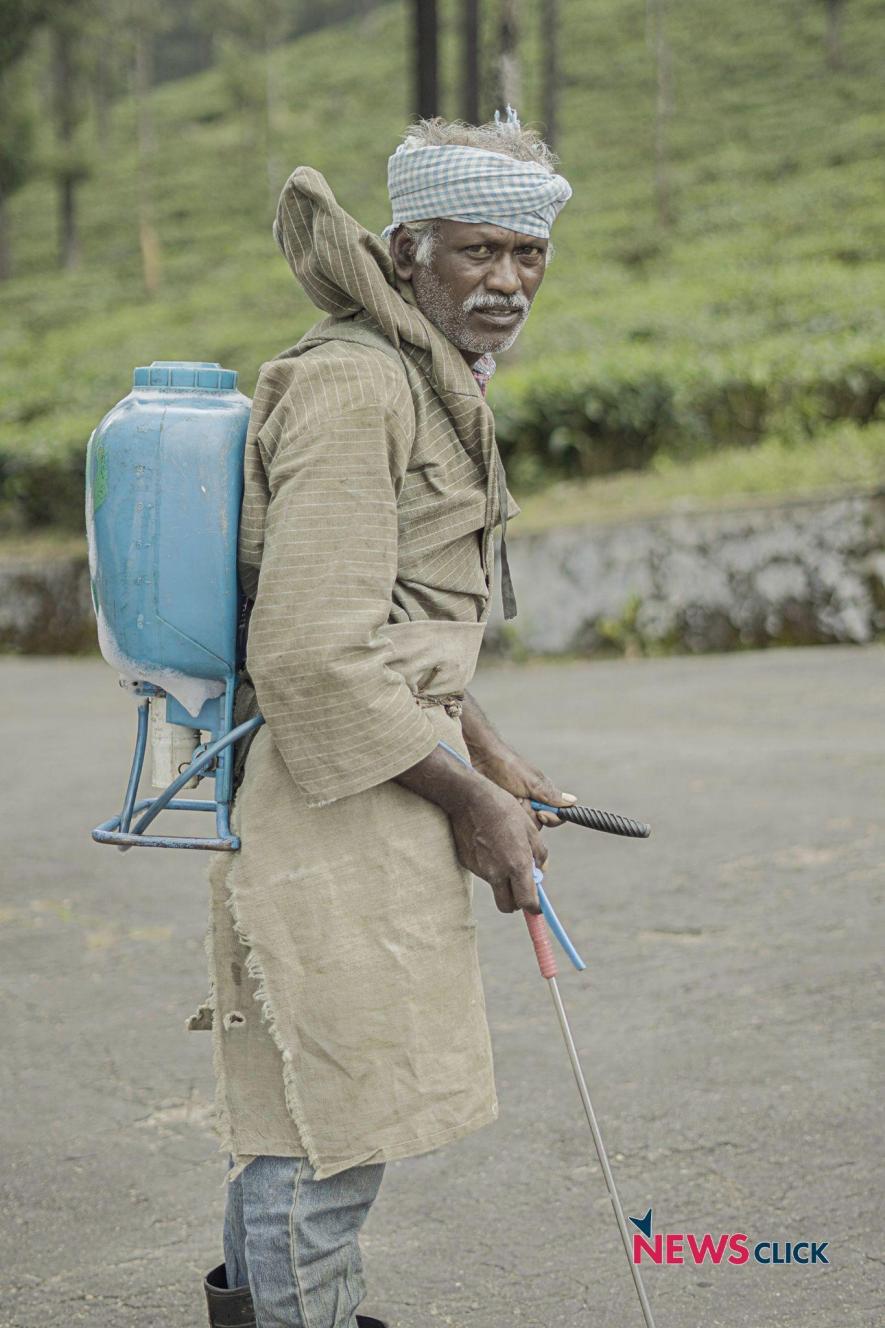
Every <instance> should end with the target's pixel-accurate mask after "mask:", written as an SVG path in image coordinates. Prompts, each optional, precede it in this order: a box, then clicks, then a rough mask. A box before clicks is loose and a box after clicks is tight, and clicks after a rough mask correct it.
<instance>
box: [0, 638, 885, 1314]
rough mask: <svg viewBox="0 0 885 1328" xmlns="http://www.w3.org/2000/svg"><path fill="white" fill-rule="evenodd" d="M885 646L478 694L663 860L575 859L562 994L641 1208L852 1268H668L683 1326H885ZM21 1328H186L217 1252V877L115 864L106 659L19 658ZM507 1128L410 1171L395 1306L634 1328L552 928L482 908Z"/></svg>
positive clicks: (139, 856) (15, 975)
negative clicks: (571, 952) (883, 918)
mask: <svg viewBox="0 0 885 1328" xmlns="http://www.w3.org/2000/svg"><path fill="white" fill-rule="evenodd" d="M883 677H885V650H883V648H881V647H871V648H867V649H852V648H846V649H841V648H819V649H813V650H805V651H787V650H782V651H771V652H768V653H760V654H741V655H733V656H724V657H716V658H703V659H667V660H654V661H635V662H624V663H620V662H612V663H593V664H580V663H568V664H565V663H563V664H545V665H537V666H530V667H525V668H515V667H511V668H507V667H495V668H489V669H486V670H485V671H483V672H482V673H481V674H480V675H479V676H478V678H477V680H476V686H475V692H476V694H477V696H478V697H479V699H480V701H481V702H482V703H483V704H484V705H485V707H486V709H487V710H488V711H489V712H490V714H491V715H492V717H493V718H494V719H495V721H496V722H497V724H498V726H499V728H500V729H501V730H502V731H503V732H504V733H505V735H506V736H508V737H509V738H510V740H511V741H512V742H513V743H514V745H515V746H518V747H520V748H521V749H522V750H524V751H525V752H526V753H527V754H530V755H532V756H533V757H534V758H535V759H536V760H537V761H538V762H539V763H540V764H542V765H544V766H545V767H546V768H547V769H548V770H549V772H550V773H551V775H553V776H554V777H556V778H557V779H559V780H560V781H561V783H562V784H563V785H564V787H566V788H570V789H572V790H574V791H575V792H577V793H578V794H579V795H580V796H581V797H582V799H583V800H585V801H587V802H590V803H591V804H593V805H596V806H600V807H608V808H611V809H613V810H617V811H622V812H625V813H627V814H629V815H633V816H637V817H643V818H646V819H648V820H649V821H651V822H652V824H653V826H654V836H653V838H652V839H651V840H649V841H647V842H645V843H634V842H624V841H620V840H614V839H609V838H608V837H604V836H601V835H597V834H593V833H592V832H587V831H583V830H578V829H574V828H564V829H561V830H558V831H556V832H554V834H553V836H552V837H551V844H552V851H551V862H550V870H549V875H548V884H549V890H550V894H551V897H552V898H553V900H554V902H555V904H556V906H557V908H558V910H559V912H560V915H561V916H562V918H563V919H564V920H565V921H566V922H567V924H568V925H569V926H570V929H571V931H572V933H573V935H574V937H575V939H576V941H577V943H578V945H579V947H580V948H581V950H582V951H583V952H584V955H585V958H586V959H587V960H588V965H589V966H588V969H587V971H586V973H585V974H583V975H580V976H579V975H578V974H576V973H573V972H567V973H564V974H563V977H562V980H561V987H562V992H563V997H564V1000H565V1003H566V1006H567V1008H568V1010H569V1012H570V1015H571V1018H572V1021H573V1025H574V1029H575V1035H576V1039H577V1043H578V1046H579V1049H580V1051H581V1054H582V1057H583V1059H584V1064H585V1068H586V1072H587V1075H588V1079H589V1082H590V1089H591V1094H592V1096H593V1099H594V1105H595V1107H596V1111H597V1114H598V1116H599V1119H600V1123H601V1126H602V1130H603V1134H604V1136H605V1138H606V1142H607V1144H608V1148H609V1152H610V1155H611V1158H612V1162H613V1166H614V1170H615V1175H616V1177H617V1181H618V1185H619V1188H620V1190H621V1193H622V1196H623V1199H624V1202H625V1206H626V1208H627V1211H628V1213H630V1214H637V1215H641V1214H644V1213H645V1211H646V1209H647V1208H648V1207H649V1206H653V1210H654V1225H655V1229H656V1230H660V1231H663V1232H670V1233H679V1232H694V1233H696V1234H698V1235H700V1234H702V1233H703V1232H706V1231H710V1232H712V1233H713V1234H714V1235H718V1234H719V1233H720V1232H727V1233H733V1232H742V1233H746V1234H747V1235H748V1236H749V1238H750V1242H751V1244H752V1243H755V1242H757V1241H774V1240H777V1241H780V1242H781V1243H782V1247H783V1242H786V1241H792V1242H796V1241H799V1240H814V1241H818V1242H822V1241H827V1242H828V1246H827V1249H826V1254H827V1256H828V1258H829V1263H828V1264H827V1265H826V1266H823V1265H820V1266H805V1267H803V1266H798V1265H795V1264H793V1265H789V1266H779V1267H772V1266H760V1265H759V1264H757V1263H755V1262H754V1261H752V1260H751V1261H750V1263H748V1264H746V1265H744V1266H729V1265H721V1266H718V1267H717V1266H711V1264H710V1263H709V1262H707V1263H705V1264H703V1265H702V1266H700V1267H696V1266H694V1265H693V1264H691V1263H688V1264H684V1265H682V1266H670V1267H660V1268H656V1267H652V1268H650V1269H649V1270H648V1271H647V1273H646V1281H647V1286H648V1290H649V1294H650V1298H651V1300H652V1304H653V1306H654V1309H655V1312H656V1319H657V1325H658V1328H714V1326H717V1325H727V1328H774V1326H775V1325H790V1328H849V1326H850V1325H874V1324H881V1323H882V1322H883V1321H885V1313H883V1291H882V1274H883V1253H882V1222H881V1217H882V1203H881V1196H882V1193H883V1186H882V1175H881V1169H879V1171H878V1175H877V1167H880V1159H881V1151H882V1150H881V1144H882V1101H883V1093H882V1084H881V1079H879V1081H878V1082H877V1081H876V1075H875V1068H874V1060H873V1046H874V1036H875V1030H876V1027H877V1024H878V1023H880V1022H881V1009H882V1003H881V998H880V986H881V969H880V967H879V960H880V955H881V948H882V931H881V924H880V923H877V916H876V911H875V901H876V898H877V896H878V895H879V894H880V892H881V886H882V877H883V858H885V826H883V810H885V751H883V731H885V683H883ZM0 680H2V693H0V696H2V701H0V706H2V716H3V719H2V733H3V761H2V764H3V781H2V782H3V802H2V810H3V815H2V837H3V842H2V856H0V875H2V878H3V893H2V901H0V902H2V907H0V921H2V929H0V935H2V940H3V954H2V989H3V1017H2V1030H0V1036H2V1045H3V1055H2V1058H0V1092H2V1102H3V1144H2V1167H0V1175H2V1194H0V1203H2V1207H0V1233H2V1234H0V1239H2V1244H0V1282H2V1290H0V1324H2V1325H3V1326H4V1328H71V1325H73V1324H80V1323H82V1324H88V1325H90V1328H128V1326H129V1325H145V1326H147V1328H190V1326H191V1325H198V1324H203V1323H204V1322H205V1319H204V1313H205V1312H204V1308H203V1304H202V1290H201V1276H202V1274H203V1272H204V1271H205V1270H206V1269H208V1268H209V1267H210V1266H211V1265H213V1264H214V1263H216V1262H217V1261H218V1260H219V1258H220V1234H221V1217H222V1206H223V1201H224V1190H223V1178H224V1158H223V1156H222V1155H221V1154H220V1153H219V1152H218V1151H217V1140H216V1138H215V1136H214V1135H213V1133H212V1125H211V1105H210V1104H211V1099H212V1077H211V1066H210V1038H209V1036H208V1035H207V1034H201V1033H186V1032H184V1029H183V1023H184V1019H185V1018H186V1016H187V1015H188V1014H190V1012H191V1011H192V1010H193V1009H194V1008H195V1007H196V1005H197V1003H198V1002H199V1001H200V1000H201V999H202V997H203V996H204V994H205V958H204V954H203V949H202V938H203V933H204V927H205V901H206V888H205V884H204V880H203V872H204V869H205V861H204V858H203V855H202V854H188V853H183V852H174V851H169V852H160V851H153V852H147V851H144V850H137V851H134V852H131V853H128V854H125V855H123V854H120V853H118V852H116V851H115V850H113V849H108V848H101V847H98V846H97V845H94V844H93V843H92V842H91V840H90V838H89V829H90V827H91V826H93V825H94V824H96V823H97V822H99V821H100V820H103V819H104V818H106V817H107V816H110V815H111V814H112V813H113V811H114V810H115V809H116V808H117V807H118V806H119V802H120V798H121V795H122V790H123V785H124V782H125V776H126V771H127V769H128V763H129V759H130V753H131V744H132V737H133V729H134V722H133V721H134V713H133V705H132V702H131V700H129V699H128V698H127V697H125V696H124V695H123V694H122V693H121V692H120V691H119V689H118V688H117V686H116V681H115V677H114V674H113V672H112V671H111V670H110V669H109V668H108V667H107V666H106V665H104V664H103V663H102V662H100V661H98V660H70V661H69V660H36V659H35V660H23V659H11V658H7V659H4V660H2V661H0ZM477 895H478V910H479V915H480V928H481V938H482V939H481V943H482V953H483V969H484V974H485V981H486V986H487V994H488V1002H489V1013H490V1021H491V1026H492V1032H493V1038H494V1046H495V1055H496V1066H497V1076H498V1088H499V1095H500V1100H501V1119H500V1120H499V1122H498V1123H497V1124H496V1125H494V1126H491V1127H488V1128H486V1129H484V1130H481V1131H479V1132H478V1133H476V1134H474V1135H472V1136H470V1137H469V1138H468V1139H467V1140H464V1141H462V1142H461V1143H459V1144H458V1145H456V1146H454V1147H451V1148H449V1149H447V1150H443V1151H441V1152H439V1153H436V1154H431V1155H429V1156H427V1157H423V1158H418V1159H411V1160H408V1161H405V1162H401V1163H398V1164H395V1165H392V1166H390V1167H389V1168H388V1172H387V1176H386V1178H385V1182H384V1185H383V1187H382V1191H381V1196H380V1198H379V1200H378V1202H377V1204H376V1206H375V1209H374V1210H373V1213H372V1215H371V1217H370V1219H369V1223H368V1224H367V1227H366V1235H365V1241H364V1248H365V1254H366V1262H367V1270H368V1275H369V1278H370V1288H371V1294H370V1299H369V1301H368V1302H367V1304H366V1310H367V1312H371V1313H375V1314H378V1315H379V1316H381V1317H384V1318H386V1319H388V1320H389V1322H390V1324H391V1325H392V1326H393V1325H397V1328H428V1325H436V1324H439V1325H458V1328H591V1326H592V1328H597V1326H598V1328H633V1326H634V1325H637V1326H638V1325H641V1322H642V1321H641V1317H640V1314H639V1308H638V1303H637V1302H636V1300H635V1297H634V1292H633V1287H632V1283H631V1281H630V1276H629V1271H628V1268H627V1265H626V1261H625V1258H624V1254H623V1251H622V1249H621V1246H620V1243H619V1237H618V1233H617V1229H616V1227H615V1223H614V1219H613V1215H612V1213H611V1210H610V1207H609V1204H608V1200H607V1197H606V1194H605V1189H604V1185H603V1182H602V1177H601V1174H600V1172H599V1168H598V1166H597V1164H596V1162H595V1159H594V1156H593V1154H592V1149H591V1143H590V1136H589V1131H588V1130H587V1126H586V1122H585V1120H584V1118H583V1115H582V1112H581V1109H580V1104H579V1101H578V1098H577V1094H576V1091H575V1086H574V1082H573V1080H572V1078H571V1075H570V1071H569V1067H568V1063H567V1060H566V1055H565V1050H564V1048H563V1046H562V1044H561V1041H560V1039H559V1033H558V1029H557V1026H556V1024H555V1021H554V1014H553V1010H552V1007H551V1005H550V1001H549V998H548V995H547V992H546V991H545V989H544V984H543V982H542V980H541V979H540V977H539V976H538V975H537V971H536V969H535V967H534V960H533V957H532V953H531V948H530V946H529V943H528V938H527V936H526V934H525V928H524V927H523V925H522V922H521V921H520V920H519V919H518V918H511V917H503V916H501V915H499V914H497V913H496V912H495V910H494V908H493V906H492V904H491V902H490V899H489V897H488V894H487V892H486V890H485V889H484V888H483V887H481V886H479V887H478V890H477Z"/></svg>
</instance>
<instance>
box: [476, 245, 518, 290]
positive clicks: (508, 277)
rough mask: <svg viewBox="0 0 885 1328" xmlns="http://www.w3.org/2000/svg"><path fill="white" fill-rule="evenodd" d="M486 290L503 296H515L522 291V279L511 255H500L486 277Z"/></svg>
mask: <svg viewBox="0 0 885 1328" xmlns="http://www.w3.org/2000/svg"><path fill="white" fill-rule="evenodd" d="M485 284H486V288H487V289H488V290H490V291H499V292H500V294H502V295H515V294H516V293H517V291H519V290H521V289H522V278H521V277H520V275H519V270H518V268H517V265H516V263H515V262H514V261H513V257H512V255H511V254H506V253H499V254H498V257H497V259H496V260H495V262H494V263H493V264H492V267H491V269H490V271H489V273H488V275H487V277H486V283H485Z"/></svg>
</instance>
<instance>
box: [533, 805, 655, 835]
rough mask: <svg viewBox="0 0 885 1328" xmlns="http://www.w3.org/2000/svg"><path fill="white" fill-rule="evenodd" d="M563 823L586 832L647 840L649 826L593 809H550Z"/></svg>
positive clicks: (649, 832) (627, 817) (612, 813)
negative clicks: (581, 828)
mask: <svg viewBox="0 0 885 1328" xmlns="http://www.w3.org/2000/svg"><path fill="white" fill-rule="evenodd" d="M550 811H553V812H556V815H557V816H559V817H561V819H562V820H563V821H571V823H572V825H583V826H585V827H586V828H587V829H588V830H603V831H605V833H606V834H607V835H624V836H626V838H627V839H648V837H649V835H650V834H651V826H650V825H646V824H645V822H644V821H631V820H630V817H629V816H619V815H618V814H617V812H599V811H597V810H596V809H595V808H594V807H551V808H550Z"/></svg>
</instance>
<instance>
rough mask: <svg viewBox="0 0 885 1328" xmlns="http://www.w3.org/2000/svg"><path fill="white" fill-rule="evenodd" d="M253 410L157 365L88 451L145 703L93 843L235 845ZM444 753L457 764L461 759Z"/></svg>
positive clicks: (105, 548)
mask: <svg viewBox="0 0 885 1328" xmlns="http://www.w3.org/2000/svg"><path fill="white" fill-rule="evenodd" d="M250 407H251V402H250V401H249V399H248V397H245V396H243V395H242V393H240V392H238V391H237V374H236V373H235V372H234V371H233V370H231V369H222V368H221V366H220V365H218V364H208V363H203V362H199V363H194V362H189V361H179V360H169V361H165V360H158V361H155V362H154V363H153V364H151V365H150V366H149V367H144V368H139V369H136V370H135V372H134V375H133V382H132V391H131V392H130V393H129V395H128V396H126V397H124V398H123V400H122V401H120V402H119V403H118V404H117V405H116V406H114V407H113V409H112V410H110V411H109V412H108V414H107V415H106V416H105V417H104V419H103V420H102V421H101V423H100V424H99V426H98V428H97V429H96V430H95V431H94V433H93V435H92V437H91V438H90V439H89V444H88V447H87V454H86V528H87V535H88V540H89V570H90V579H91V586H92V602H93V607H94V609H95V616H96V620H97V624H98V640H99V645H100V647H101V652H102V654H103V655H104V657H105V659H106V660H107V662H108V663H109V664H110V665H111V666H112V667H113V668H114V669H116V670H117V672H118V673H119V675H120V683H121V685H122V686H123V687H125V688H126V689H127V690H128V691H130V692H131V693H132V694H133V695H134V696H135V697H137V698H138V724H137V731H136V742H135V754H134V756H133V759H132V767H131V769H130V772H129V780H128V783H127V786H126V792H125V795H124V799H123V807H122V810H121V811H120V812H119V813H117V814H116V815H115V816H112V817H110V818H109V819H108V820H106V821H103V822H102V824H101V825H98V826H96V828H95V829H94V830H93V831H92V837H93V839H95V840H97V841H98V843H100V844H116V845H117V846H118V847H119V848H121V849H127V848H131V847H134V846H136V845H140V846H144V847H150V848H196V849H216V850H227V851H232V850H236V849H238V848H239V846H240V842H239V839H238V838H237V836H236V835H234V834H233V833H232V832H231V828H230V808H231V800H232V797H233V765H234V751H233V747H234V744H235V743H236V742H237V741H238V740H239V739H240V738H242V737H245V736H246V735H247V734H248V733H250V732H251V731H252V730H253V729H256V728H257V727H258V726H259V725H260V724H262V723H263V722H264V720H263V718H262V716H261V715H256V716H254V717H253V718H251V719H249V720H246V721H245V722H244V723H242V724H239V725H237V726H235V725H234V722H233V718H234V699H235V693H236V687H237V681H238V673H239V671H240V669H241V668H242V667H243V665H244V663H245V656H246V635H247V629H248V609H249V603H248V601H247V600H246V599H245V597H244V596H243V594H242V592H241V588H240V585H239V580H238V575H237V537H238V533H239V519H240V505H241V501H242V494H243V454H244V450H245V443H246V429H247V425H248V421H249V411H250ZM203 735H206V736H205V738H204V736H203ZM148 745H150V748H151V757H152V775H151V778H152V782H153V785H154V787H155V788H156V789H159V790H160V791H159V792H158V793H156V794H155V795H154V796H153V797H148V798H142V799H140V800H139V799H138V787H139V782H140V780H141V776H142V772H143V768H144V762H145V756H146V754H147V749H148ZM442 745H443V746H444V747H446V749H447V751H449V752H450V753H451V755H452V756H453V757H454V758H455V759H456V760H459V761H463V758H462V757H461V756H460V755H459V754H458V753H457V752H456V751H454V749H453V748H451V747H448V745H447V744H445V743H443V744H442ZM465 764H466V763H465ZM206 778H213V779H214V796H213V797H212V798H200V799H194V798H180V797H178V794H179V793H181V791H182V790H183V789H185V788H192V787H194V786H196V785H197V784H198V783H199V782H200V780H201V779H206ZM532 806H533V807H534V808H535V809H536V810H538V811H550V812H555V814H556V815H557V816H558V817H560V819H562V820H564V821H569V822H571V823H572V824H575V825H581V826H585V827H586V828H588V829H592V830H602V831H605V832H607V833H609V834H615V835H622V836H625V837H628V838H632V839H644V838H646V837H647V836H648V834H649V833H650V831H649V827H648V826H647V825H645V824H643V823H642V822H638V821H633V820H630V819H629V818H628V817H625V816H619V815H617V814H615V813H613V812H604V811H597V810H595V809H594V808H592V807H582V806H569V807H551V806H548V805H546V804H544V803H540V802H533V803H532ZM162 811H188V812H191V811H202V812H214V814H215V832H216V833H215V835H214V837H210V836H206V837H198V836H193V835H191V836H184V835H179V836H172V835H160V834H147V833H146V831H147V830H148V827H149V826H150V825H151V824H152V823H153V821H154V820H155V818H156V817H157V816H158V815H159V814H160V812H162ZM133 818H137V819H135V820H134V823H133ZM535 880H536V883H537V887H538V898H539V902H540V904H541V910H542V913H541V915H538V916H532V915H530V914H529V913H526V914H525V918H526V922H527V923H528V928H529V932H530V935H531V939H532V943H533V945H534V948H535V954H536V957H537V960H538V966H539V968H540V971H541V975H542V977H544V978H545V979H546V980H547V982H548V984H549V989H550V992H551V996H552V999H553V1003H554V1007H555V1009H556V1014H557V1018H558V1020H559V1023H560V1026H561V1029H562V1033H563V1037H564V1039H565V1043H566V1048H567V1050H568V1053H569V1059H570V1062H571V1065H572V1070H573V1072H574V1075H575V1079H576V1081H577V1085H578V1091H579V1093H580V1096H581V1101H582V1104H583V1107H584V1111H585V1113H586V1116H587V1121H588V1124H589V1126H590V1130H591V1133H592V1136H593V1143H594V1146H595V1149H596V1153H597V1156H598V1159H599V1163H600V1166H601V1167H602V1172H603V1176H604V1178H605V1183H606V1188H607V1190H608V1195H609V1199H610V1201H611V1204H612V1208H613V1210H614V1214H615V1217H616V1219H617V1223H618V1230H619V1232H620V1235H621V1239H622V1241H623V1244H624V1249H625V1252H626V1254H627V1260H628V1263H629V1265H630V1271H631V1274H632V1277H633V1282H634V1284H635V1288H636V1291H637V1294H638V1296H639V1302H640V1307H641V1309H642V1313H643V1317H644V1319H645V1323H646V1325H647V1328H654V1322H653V1319H652V1313H651V1308H650V1306H649V1303H648V1299H647V1297H646V1294H645V1290H644V1287H643V1285H642V1279H641V1277H640V1274H639V1269H638V1268H637V1266H636V1264H635V1262H634V1260H633V1255H632V1249H631V1242H630V1236H629V1233H628V1229H627V1219H626V1218H625V1217H624V1211H623V1208H622V1206H621V1201H620V1198H619V1197H618V1192H617V1189H616V1187H615V1182H614V1178H613V1176H612V1172H611V1167H610V1165H609V1162H608V1158H607V1156H606V1152H605V1147H604V1145H603V1142H602V1137H601V1135H600V1132H599V1127H598V1124H597V1121H596V1117H595V1115H594V1112H593V1108H592V1105H591V1103H590V1096H589V1093H588V1091H587V1084H586V1081H585V1079H584V1075H583V1071H582V1069H581V1066H580V1063H579V1061H578V1055H577V1051H576V1049H575V1043H574V1039H573V1037H572V1033H571V1029H570V1028H569V1023H568V1019H567V1016H566V1013H565V1009H564V1007H563V1004H562V1000H561V998H560V995H559V989H558V986H557V982H556V976H557V968H556V960H555V957H554V954H553V950H552V947H551V945H550V939H549V935H548V932H547V927H546V926H545V920H546V923H547V925H549V927H550V930H551V931H552V932H553V934H554V936H555V937H556V938H557V940H558V941H559V942H560V944H561V945H562V947H563V949H564V951H565V953H566V955H567V956H568V958H569V960H570V961H571V963H572V964H573V965H574V967H575V968H578V969H583V968H584V962H583V960H582V959H581V957H580V955H579V954H578V952H577V950H576V949H575V947H574V945H573V944H572V943H571V941H570V939H569V937H568V935H567V933H566V931H565V929H564V928H563V926H562V924H561V923H560V921H559V919H558V918H557V916H556V913H555V912H554V910H553V907H552V905H551V904H550V901H549V899H548V898H547V895H546V893H545V891H544V888H543V874H542V873H541V871H540V870H539V868H538V867H535ZM630 1220H631V1221H636V1220H635V1219H630ZM643 1220H644V1219H643ZM636 1225H637V1226H638V1225H639V1222H638V1221H636Z"/></svg>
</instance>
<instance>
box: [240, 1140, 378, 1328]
mask: <svg viewBox="0 0 885 1328" xmlns="http://www.w3.org/2000/svg"><path fill="white" fill-rule="evenodd" d="M233 1165H234V1160H233V1158H231V1159H230V1166H231V1167H233ZM383 1174H384V1163H383V1162H379V1163H372V1164H371V1165H369V1166H365V1167H350V1168H349V1169H348V1170H347V1171H341V1172H339V1173H338V1174H337V1175H336V1176H329V1177H328V1179H326V1180H314V1175H313V1168H312V1167H311V1165H310V1163H309V1162H308V1160H307V1158H306V1157H272V1156H261V1157H256V1158H254V1159H253V1160H252V1161H251V1162H250V1163H249V1164H248V1166H246V1167H244V1168H243V1170H242V1171H241V1172H240V1174H239V1176H237V1177H236V1179H235V1180H233V1181H231V1182H230V1183H229V1184H228V1186H227V1201H226V1206H225V1213H224V1262H225V1267H226V1271H227V1284H228V1286H229V1287H240V1286H247V1285H248V1286H249V1288H250V1290H251V1292H252V1302H253V1304H254V1306H255V1322H256V1325H257V1328H356V1310H357V1306H358V1305H359V1304H360V1302H361V1301H362V1299H363V1296H364V1295H365V1281H364V1278H363V1267H362V1259H361V1257H360V1248H359V1233H360V1228H361V1227H362V1225H363V1223H364V1222H365V1220H366V1216H367V1215H368V1212H369V1209H370V1208H371V1206H372V1203H373V1201H374V1199H375V1197H376V1195H377V1193H378V1189H379V1187H380V1185H381V1177H382V1176H383Z"/></svg>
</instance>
